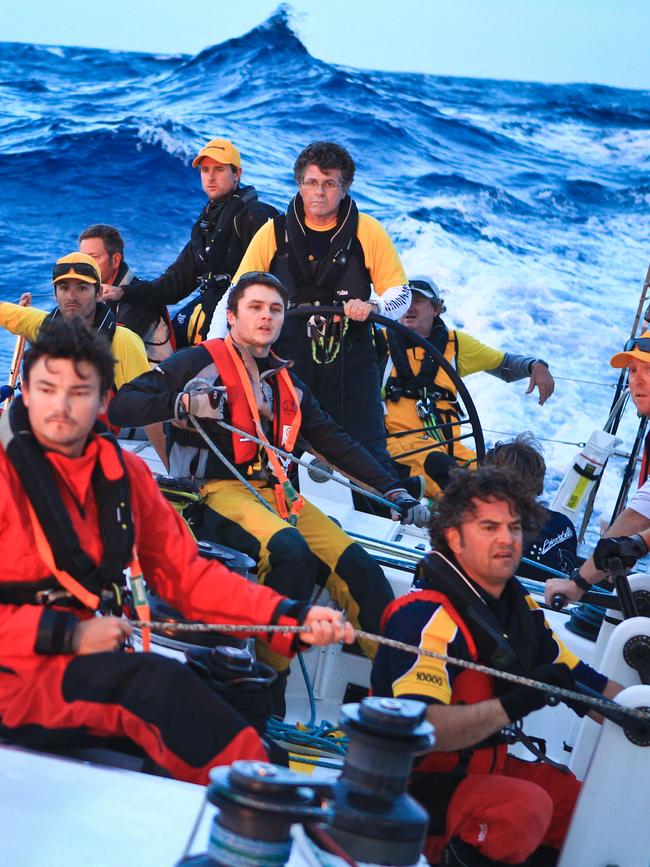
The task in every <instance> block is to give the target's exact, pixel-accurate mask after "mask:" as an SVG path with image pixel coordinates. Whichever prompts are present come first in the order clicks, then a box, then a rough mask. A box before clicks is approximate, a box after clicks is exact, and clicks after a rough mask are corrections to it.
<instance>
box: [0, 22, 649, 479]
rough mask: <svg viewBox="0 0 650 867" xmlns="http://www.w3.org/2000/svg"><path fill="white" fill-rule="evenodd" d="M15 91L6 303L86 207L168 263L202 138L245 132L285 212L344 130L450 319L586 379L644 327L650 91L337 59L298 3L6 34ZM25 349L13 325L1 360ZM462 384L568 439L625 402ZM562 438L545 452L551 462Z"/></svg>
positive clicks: (0, 349) (195, 188)
mask: <svg viewBox="0 0 650 867" xmlns="http://www.w3.org/2000/svg"><path fill="white" fill-rule="evenodd" d="M0 92H1V93H2V96H3V113H2V115H1V116H0V133H1V136H0V142H1V144H0V179H1V181H2V185H3V199H2V203H1V204H0V209H1V210H0V219H1V220H2V223H3V226H5V227H8V229H9V231H3V233H2V236H1V237H0V255H1V256H2V262H3V268H2V270H1V271H0V298H4V299H11V300H15V299H16V298H17V295H18V294H19V290H21V289H23V288H31V289H33V290H34V291H35V292H38V293H39V298H41V299H47V298H48V297H49V294H50V286H49V276H50V273H51V271H50V269H51V265H52V262H53V261H54V259H55V258H57V257H58V256H59V255H62V254H63V253H65V252H68V251H69V250H70V249H73V248H74V245H75V242H76V238H77V235H78V233H79V231H80V230H81V229H82V228H83V227H84V226H86V225H88V224H90V223H93V222H108V223H113V224H115V225H117V226H118V227H119V228H120V230H121V231H122V233H123V235H124V237H125V240H126V244H127V257H128V260H129V263H130V264H131V265H132V266H133V267H134V269H135V270H136V272H137V273H138V274H140V275H141V276H144V277H154V276H156V275H157V274H159V273H161V271H162V270H164V268H165V267H166V266H167V265H168V264H169V263H170V262H171V261H172V260H173V259H174V258H175V256H176V255H177V254H178V252H179V251H180V249H181V248H182V246H183V245H184V244H185V243H186V241H187V239H188V235H189V230H190V226H191V225H192V222H193V221H194V219H195V218H196V215H197V214H198V213H199V211H200V208H201V207H202V204H203V197H202V194H201V190H200V184H199V180H198V178H197V176H196V173H195V172H194V171H193V170H192V169H191V168H190V163H191V158H192V157H193V155H194V154H195V153H196V150H197V149H198V148H199V147H200V146H201V145H202V144H203V143H204V142H205V141H207V140H208V139H209V138H212V137H215V136H221V135H223V136H226V137H230V138H232V139H233V140H234V141H235V142H236V143H237V144H238V146H239V147H240V149H241V151H242V157H243V164H244V172H245V174H244V177H245V180H247V181H248V182H252V183H254V184H255V185H256V187H257V188H258V189H259V191H260V194H261V195H262V197H263V198H265V199H266V200H267V201H271V202H272V203H273V204H275V205H276V206H278V207H284V206H286V203H287V202H288V200H289V198H290V197H291V195H292V194H293V192H294V184H293V179H292V167H293V162H294V160H295V158H296V156H297V154H298V153H299V151H300V150H301V148H302V147H303V146H304V145H305V144H306V143H307V142H309V141H313V140H315V139H323V138H329V139H334V140H336V141H340V142H341V143H342V144H344V145H346V146H348V147H349V149H350V150H351V152H352V154H353V156H354V157H355V160H356V162H357V175H356V179H355V183H354V186H353V194H354V196H355V198H356V199H357V200H358V202H359V206H360V208H361V209H362V210H366V211H368V212H369V213H371V214H373V215H374V216H376V217H378V218H379V219H381V220H382V222H383V223H384V225H386V227H387V228H388V230H389V232H390V233H391V235H392V237H393V238H394V239H395V241H396V244H397V245H398V248H399V250H400V253H401V255H402V257H403V259H404V262H405V263H406V266H407V268H408V269H410V270H412V271H414V272H415V271H417V272H420V273H421V272H425V273H426V272H429V273H431V274H432V276H433V277H434V278H435V279H436V280H437V281H438V282H439V284H440V286H441V288H442V289H443V292H444V294H445V295H446V297H447V300H448V306H449V318H450V322H453V323H454V324H456V325H459V326H462V327H465V328H467V330H469V331H470V333H473V334H475V335H476V336H477V337H480V338H481V339H483V340H485V342H487V343H489V344H491V345H495V346H499V347H501V348H503V349H508V350H510V351H514V352H523V353H525V354H533V353H535V354H540V355H542V356H543V357H546V358H548V359H549V360H552V362H553V366H554V367H555V368H556V369H559V370H561V371H562V373H563V374H565V375H568V376H570V377H576V378H580V374H583V376H582V378H585V377H584V372H585V369H588V370H589V371H590V372H591V373H592V375H594V376H595V375H596V374H594V373H593V371H592V369H593V368H595V369H597V370H598V371H599V374H598V375H599V376H602V377H603V378H606V376H608V375H609V370H608V368H607V359H608V358H609V355H610V354H611V353H612V352H613V351H614V350H615V349H616V348H617V347H618V346H620V344H621V343H622V342H623V341H624V339H625V336H626V335H627V332H628V331H629V326H630V323H631V320H632V316H633V314H634V310H635V308H636V304H637V298H638V295H639V292H640V290H641V284H642V282H643V277H644V275H645V273H646V269H647V264H648V262H647V258H648V250H650V184H649V183H648V168H649V166H650V146H649V143H650V94H649V93H648V92H644V91H629V90H621V89H617V88H607V87H602V86H597V85H593V84H573V85H564V86H561V85H546V84H535V83H530V82H508V81H496V80H478V79H467V78H452V77H446V76H445V77H443V76H432V75H419V74H416V73H408V74H407V73H391V72H384V71H381V70H358V69H354V68H353V67H350V66H341V65H336V64H329V63H326V62H324V61H322V60H319V59H317V58H314V57H313V56H311V55H310V54H309V52H308V51H307V49H306V48H305V46H304V45H303V44H302V42H301V41H300V39H299V37H298V36H297V34H296V32H295V31H294V29H293V28H292V26H291V19H290V15H289V13H288V11H287V9H286V8H284V7H283V8H281V9H279V10H278V11H277V12H276V13H275V14H274V15H273V16H271V18H269V19H268V20H267V21H265V22H262V23H261V24H260V25H259V26H258V27H256V28H254V29H253V30H251V31H250V33H247V34H245V35H244V36H241V37H238V38H236V39H230V40H228V41H226V42H223V43H221V44H218V45H214V46H210V47H208V48H206V49H205V50H204V51H201V52H199V53H198V54H196V55H195V56H187V55H181V54H171V55H167V54H159V55H152V54H143V53H138V52H120V51H103V50H98V49H91V48H70V47H58V46H41V45H22V44H16V43H0ZM586 335H588V340H587V339H584V338H585V336H586ZM10 348H11V339H10V338H8V337H7V336H6V335H0V357H2V359H3V360H4V361H5V362H6V360H7V356H8V354H9V352H10ZM587 378H589V377H587ZM468 385H469V386H470V389H471V390H472V393H473V394H476V399H477V403H478V405H479V410H480V412H481V413H482V415H483V416H484V421H485V424H486V426H487V427H490V428H495V429H506V428H504V424H506V423H507V424H508V425H510V429H512V430H513V431H515V430H519V429H524V428H527V429H530V428H531V427H533V428H534V429H535V430H537V432H538V433H540V434H542V435H544V436H551V437H552V436H558V437H559V438H564V439H572V438H573V437H574V436H578V437H580V438H581V439H584V438H585V437H586V436H588V434H589V432H590V429H591V428H593V426H594V425H595V423H596V421H602V418H603V416H604V415H606V414H607V409H608V401H609V398H610V393H609V392H608V390H607V388H606V387H605V388H603V389H601V391H598V390H596V391H595V392H594V393H593V394H590V396H589V400H588V401H581V398H582V394H581V391H580V387H579V385H577V384H574V383H571V382H566V381H564V382H563V383H562V384H561V385H560V386H559V387H558V389H557V392H556V394H555V395H554V396H553V398H552V400H551V401H549V402H548V404H547V405H545V406H544V407H538V408H533V403H532V401H531V399H530V398H526V396H525V394H524V393H523V392H524V391H525V389H524V388H519V387H518V386H517V384H514V385H510V386H506V385H504V384H503V383H499V382H496V381H495V380H493V378H491V377H478V376H477V377H474V378H472V380H471V381H470V382H469V383H468ZM506 407H507V415H506V418H507V422H505V421H504V411H505V408H506ZM531 419H532V420H531ZM569 431H572V432H573V433H572V436H568V435H567V434H568V432H569ZM561 434H565V435H564V436H561ZM565 452H566V449H565ZM565 452H563V451H562V447H560V446H558V447H557V450H556V448H555V447H552V448H551V450H550V455H547V456H549V462H550V464H551V475H553V474H555V475H557V474H558V473H559V470H558V467H560V466H561V464H562V461H564V460H565V459H566V457H567V456H566V453H565Z"/></svg>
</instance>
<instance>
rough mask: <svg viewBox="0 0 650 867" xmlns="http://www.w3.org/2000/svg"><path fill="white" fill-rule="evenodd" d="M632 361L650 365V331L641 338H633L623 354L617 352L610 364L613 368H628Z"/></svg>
mask: <svg viewBox="0 0 650 867" xmlns="http://www.w3.org/2000/svg"><path fill="white" fill-rule="evenodd" d="M631 361H642V362H643V363H644V364H650V329H649V330H648V331H644V332H643V334H642V335H641V336H640V337H632V338H630V340H628V342H627V343H626V344H625V346H624V347H623V352H617V353H616V355H614V356H612V358H611V359H610V361H609V363H610V364H611V366H612V367H627V366H628V365H629V364H630V362H631Z"/></svg>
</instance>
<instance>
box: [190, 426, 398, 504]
mask: <svg viewBox="0 0 650 867" xmlns="http://www.w3.org/2000/svg"><path fill="white" fill-rule="evenodd" d="M193 421H194V419H193ZM217 424H218V425H219V426H220V427H222V428H225V430H229V431H232V433H236V434H239V435H240V436H242V437H246V439H249V440H251V441H252V442H254V443H257V444H258V445H262V446H265V447H266V448H270V449H271V450H272V451H274V452H276V454H278V455H280V457H282V458H285V460H288V461H291V462H292V463H294V464H297V465H298V466H299V467H306V469H308V470H311V471H312V472H313V471H314V470H317V471H318V472H319V473H321V474H322V475H323V476H326V477H327V478H328V479H331V480H332V481H333V482H338V484H339V485H343V487H344V488H349V489H350V490H351V491H355V492H356V493H357V494H363V496H364V497H368V498H369V499H371V500H375V501H376V502H377V503H381V505H382V506H387V507H388V508H389V509H395V503H392V502H391V501H390V500H387V499H386V497H380V496H379V495H378V494H373V493H372V492H371V491H368V490H367V489H366V488H362V487H360V486H359V485H354V484H353V483H352V482H348V481H346V480H345V479H338V478H337V477H336V476H335V475H334V473H328V472H327V471H326V470H324V469H321V467H314V466H312V464H311V463H309V461H302V460H301V459H300V458H297V457H296V456H295V455H292V454H291V452H285V451H284V449H280V448H278V447H277V446H273V445H271V444H270V443H264V442H262V440H260V439H258V438H257V437H256V436H253V434H251V433H247V432H246V431H243V430H240V429H239V428H238V427H233V426H232V425H231V424H228V423H227V422H225V421H218V422H217ZM206 436H207V434H206ZM204 438H205V437H204Z"/></svg>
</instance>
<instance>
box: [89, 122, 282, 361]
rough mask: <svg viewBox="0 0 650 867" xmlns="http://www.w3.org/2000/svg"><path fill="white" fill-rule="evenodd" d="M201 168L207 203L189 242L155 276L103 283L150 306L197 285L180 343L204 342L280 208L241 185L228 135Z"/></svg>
mask: <svg viewBox="0 0 650 867" xmlns="http://www.w3.org/2000/svg"><path fill="white" fill-rule="evenodd" d="M192 168H198V169H199V175H200V178H201V186H202V187H203V192H204V193H205V194H206V196H207V197H208V201H207V203H206V205H205V207H204V208H203V210H202V211H201V214H200V215H199V218H198V220H197V221H196V222H195V223H194V225H193V226H192V233H191V236H190V240H189V242H188V243H187V244H186V245H185V247H183V249H182V250H181V252H180V254H179V256H178V258H177V259H176V261H175V262H173V263H172V264H171V265H170V266H169V268H167V270H166V271H165V273H164V274H162V275H161V276H160V277H158V278H157V279H156V280H150V281H143V280H133V281H132V282H131V283H129V285H128V286H110V287H109V286H104V298H106V299H110V300H112V301H120V300H122V299H124V300H125V301H128V302H129V304H132V305H137V304H143V305H147V306H149V307H152V306H155V305H164V304H177V303H178V302H179V301H181V300H182V299H183V298H186V297H187V296H188V295H189V294H190V293H191V292H193V291H194V290H195V289H200V290H201V294H200V296H199V298H198V299H194V300H192V301H191V302H190V303H189V304H188V305H186V306H185V307H184V308H183V309H182V310H181V311H180V312H179V313H177V314H176V317H175V318H174V330H175V332H176V343H177V346H179V347H180V346H188V345H189V346H191V345H192V344H194V343H200V342H201V341H202V340H205V338H206V336H207V333H208V329H209V327H210V322H211V320H212V313H213V312H214V308H215V307H216V305H217V302H218V301H219V299H220V298H221V296H222V295H223V294H224V292H225V291H226V289H227V288H228V286H229V285H230V283H231V280H232V277H233V275H234V274H235V272H236V271H237V269H238V267H239V263H240V262H241V260H242V258H243V256H244V253H245V252H246V248H247V247H248V245H249V243H250V241H251V239H252V237H253V235H255V233H256V232H257V230H258V229H259V228H260V226H262V225H264V223H266V221H267V220H269V219H271V218H272V217H274V216H275V215H276V214H277V213H278V212H277V211H276V209H275V208H274V207H273V206H272V205H268V204H266V203H265V202H261V201H260V200H259V199H258V197H257V192H256V190H255V188H254V187H252V186H245V185H242V184H241V183H240V181H241V175H242V165H241V156H240V154H239V151H238V149H237V148H236V147H235V145H234V144H233V143H232V142H231V141H228V140H227V139H224V138H215V139H212V141H209V142H208V143H207V144H206V145H205V146H204V147H202V148H201V150H200V151H199V152H198V154H197V155H196V156H195V157H194V160H193V161H192Z"/></svg>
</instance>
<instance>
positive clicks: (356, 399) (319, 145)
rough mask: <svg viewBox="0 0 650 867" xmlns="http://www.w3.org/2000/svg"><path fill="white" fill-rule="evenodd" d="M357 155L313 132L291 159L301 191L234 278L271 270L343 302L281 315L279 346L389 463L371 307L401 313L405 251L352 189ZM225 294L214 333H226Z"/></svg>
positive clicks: (311, 300) (303, 296)
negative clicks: (328, 313)
mask: <svg viewBox="0 0 650 867" xmlns="http://www.w3.org/2000/svg"><path fill="white" fill-rule="evenodd" d="M354 172H355V164H354V160H353V159H352V157H351V156H350V154H349V153H348V151H347V150H346V149H345V148H344V147H342V146H341V145H339V144H336V143H335V142H329V141H317V142H312V144H310V145H308V146H307V147H306V148H304V150H303V151H302V152H301V153H300V154H299V156H298V158H297V160H296V162H295V165H294V169H293V174H294V179H295V182H296V184H297V186H298V191H297V193H296V195H295V196H294V197H293V199H292V200H291V202H290V203H289V207H288V208H287V212H286V213H285V214H281V215H280V216H278V217H275V218H274V219H273V220H269V222H268V223H266V225H264V226H262V228H261V229H260V230H259V232H258V233H257V234H256V235H255V237H254V238H253V240H252V241H251V243H250V246H249V247H248V249H247V251H246V254H245V255H244V258H243V259H242V261H241V264H240V266H239V269H238V271H237V273H236V274H235V277H234V281H233V282H234V283H236V282H237V280H238V279H239V277H241V275H242V274H244V273H246V272H251V271H270V272H271V273H272V274H274V275H275V276H276V277H278V278H279V279H280V280H281V281H282V283H283V284H284V285H285V286H286V287H287V289H288V290H289V307H290V308H294V307H299V306H301V305H303V306H313V305H323V306H332V305H335V306H341V312H342V313H344V314H345V317H338V316H337V317H333V318H332V317H329V318H324V317H319V316H318V317H312V319H310V321H309V326H308V325H307V323H306V321H305V319H304V318H302V317H295V318H289V319H287V320H286V321H285V324H284V327H283V329H282V333H281V334H280V338H279V340H278V342H277V343H276V345H275V351H276V352H277V353H278V354H279V355H281V356H283V357H284V358H291V359H293V361H294V371H295V372H296V374H297V375H298V376H299V377H300V379H301V380H302V381H303V382H304V383H305V384H306V385H308V386H309V387H310V388H311V390H312V391H313V392H314V396H315V397H316V399H317V400H318V402H319V403H320V405H321V406H322V408H323V409H324V410H325V412H327V413H328V414H329V415H331V416H332V418H333V419H334V420H335V421H337V422H338V423H339V424H340V425H341V427H342V428H343V429H344V430H345V431H346V433H348V434H350V436H351V437H352V438H353V439H356V440H360V441H361V442H363V443H364V445H365V446H366V448H367V449H368V451H370V453H371V454H372V455H373V457H374V458H375V459H376V460H378V461H379V463H380V464H382V465H383V466H384V468H385V469H389V468H390V472H391V473H392V472H393V469H392V466H391V461H390V458H389V456H388V452H387V451H386V440H385V430H384V418H383V410H382V405H381V398H380V377H379V366H378V362H377V354H376V351H375V344H374V339H373V331H372V328H371V326H370V323H369V322H367V321H366V320H367V319H368V316H369V315H370V314H371V313H372V312H373V311H374V312H378V313H381V314H382V315H384V316H387V317H388V318H390V319H394V320H398V319H399V318H400V317H401V316H403V315H404V314H405V313H406V311H407V310H408V307H409V303H410V300H411V291H410V289H409V287H408V282H407V279H406V274H405V272H404V269H403V267H402V263H401V262H400V259H399V256H398V255H397V252H396V250H395V248H394V246H393V243H392V241H391V240H390V238H389V237H388V234H387V233H386V231H385V229H383V227H382V226H381V224H380V223H379V222H378V221H377V220H375V219H374V218H373V217H371V216H369V215H368V214H363V213H361V212H360V211H359V210H358V209H357V206H356V204H355V202H354V199H352V198H351V197H350V193H349V190H350V186H351V184H352V181H353V180H354ZM226 307H227V304H226V299H225V298H223V299H222V300H221V302H220V303H219V306H218V307H217V310H216V312H215V316H214V318H213V320H212V326H211V328H210V333H209V337H225V335H226Z"/></svg>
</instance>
